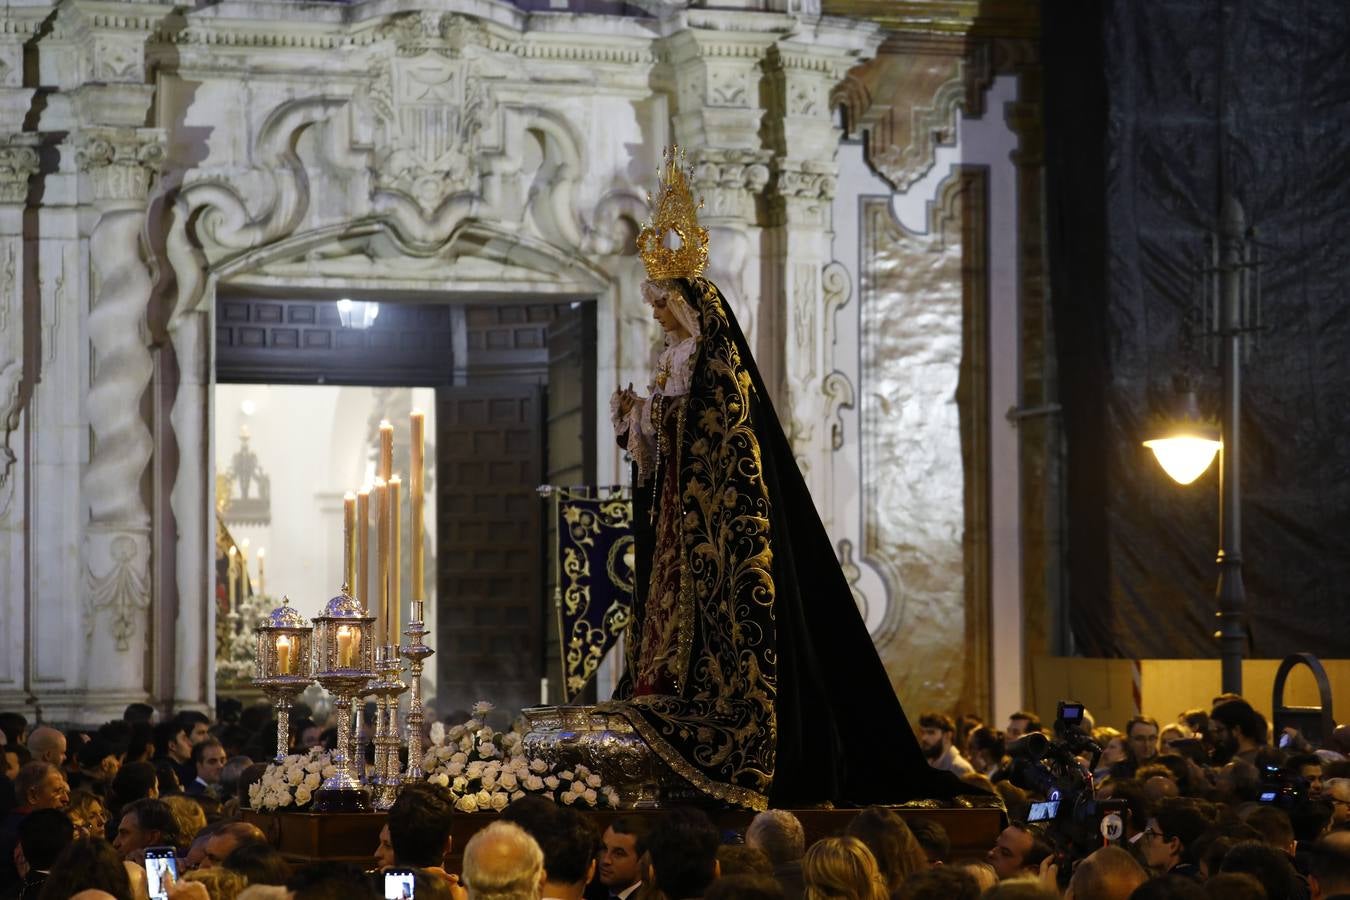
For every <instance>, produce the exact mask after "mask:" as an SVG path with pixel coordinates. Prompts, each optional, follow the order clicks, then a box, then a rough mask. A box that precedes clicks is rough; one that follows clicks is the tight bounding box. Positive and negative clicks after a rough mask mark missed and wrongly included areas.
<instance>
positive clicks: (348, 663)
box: [337, 625, 361, 669]
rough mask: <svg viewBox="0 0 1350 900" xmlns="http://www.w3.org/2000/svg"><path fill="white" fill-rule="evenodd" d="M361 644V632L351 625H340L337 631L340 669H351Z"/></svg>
mask: <svg viewBox="0 0 1350 900" xmlns="http://www.w3.org/2000/svg"><path fill="white" fill-rule="evenodd" d="M360 644H361V632H360V630H359V629H357V628H355V627H354V626H351V625H339V626H338V630H337V657H338V668H339V669H350V668H351V667H352V659H353V658H354V657H355V656H356V648H357V647H358V646H360Z"/></svg>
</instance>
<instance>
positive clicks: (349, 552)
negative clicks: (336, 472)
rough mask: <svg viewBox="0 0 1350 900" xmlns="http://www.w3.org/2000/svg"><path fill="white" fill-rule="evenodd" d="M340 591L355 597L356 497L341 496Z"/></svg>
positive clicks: (346, 494) (350, 495)
mask: <svg viewBox="0 0 1350 900" xmlns="http://www.w3.org/2000/svg"><path fill="white" fill-rule="evenodd" d="M342 589H343V590H344V591H346V592H347V595H348V596H355V595H356V495H355V494H353V493H352V492H351V491H348V492H347V493H345V494H343V495H342Z"/></svg>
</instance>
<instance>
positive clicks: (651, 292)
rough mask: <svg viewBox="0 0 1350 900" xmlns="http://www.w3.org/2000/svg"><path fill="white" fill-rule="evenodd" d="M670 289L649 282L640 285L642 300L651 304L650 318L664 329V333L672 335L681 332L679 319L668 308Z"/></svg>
mask: <svg viewBox="0 0 1350 900" xmlns="http://www.w3.org/2000/svg"><path fill="white" fill-rule="evenodd" d="M671 290H672V289H671V288H666V287H662V286H661V285H658V284H654V283H653V282H650V281H644V282H643V283H642V299H643V300H645V301H647V303H649V304H651V307H652V318H654V319H656V321H657V322H658V323H659V324H660V326H661V327H662V328H663V329H665V331H666V332H668V333H670V334H674V333H676V332H679V331H681V330H682V326H681V325H680V321H679V319H677V318H676V317H675V312H674V310H672V309H671V308H670V302H669V301H670V293H671Z"/></svg>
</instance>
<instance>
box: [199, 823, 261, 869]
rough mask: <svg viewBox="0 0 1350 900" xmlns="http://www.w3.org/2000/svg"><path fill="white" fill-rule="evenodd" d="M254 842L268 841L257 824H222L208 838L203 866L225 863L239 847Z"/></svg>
mask: <svg viewBox="0 0 1350 900" xmlns="http://www.w3.org/2000/svg"><path fill="white" fill-rule="evenodd" d="M252 842H257V843H263V844H265V843H267V835H265V834H263V833H262V829H261V828H259V827H258V826H257V825H250V824H249V823H248V822H230V823H228V824H225V825H222V826H220V828H219V829H218V830H217V831H216V833H215V834H213V835H211V836H210V837H209V838H207V839H206V854H205V856H203V857H202V863H201V868H203V869H214V868H216V867H217V866H221V865H224V863H225V860H226V859H227V858H229V855H230V854H231V853H233V852H234V851H235V850H236V849H237V848H238V847H240V846H241V845H243V844H247V843H252Z"/></svg>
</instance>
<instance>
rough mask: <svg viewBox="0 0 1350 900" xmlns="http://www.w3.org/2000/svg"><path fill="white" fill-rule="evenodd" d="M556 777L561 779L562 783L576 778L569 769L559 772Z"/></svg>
mask: <svg viewBox="0 0 1350 900" xmlns="http://www.w3.org/2000/svg"><path fill="white" fill-rule="evenodd" d="M558 777H559V778H561V779H562V780H563V781H571V780H572V779H573V778H576V777H577V776H576V775H575V774H573V772H572V770H571V769H563V770H562V771H561V772H559V773H558Z"/></svg>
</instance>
